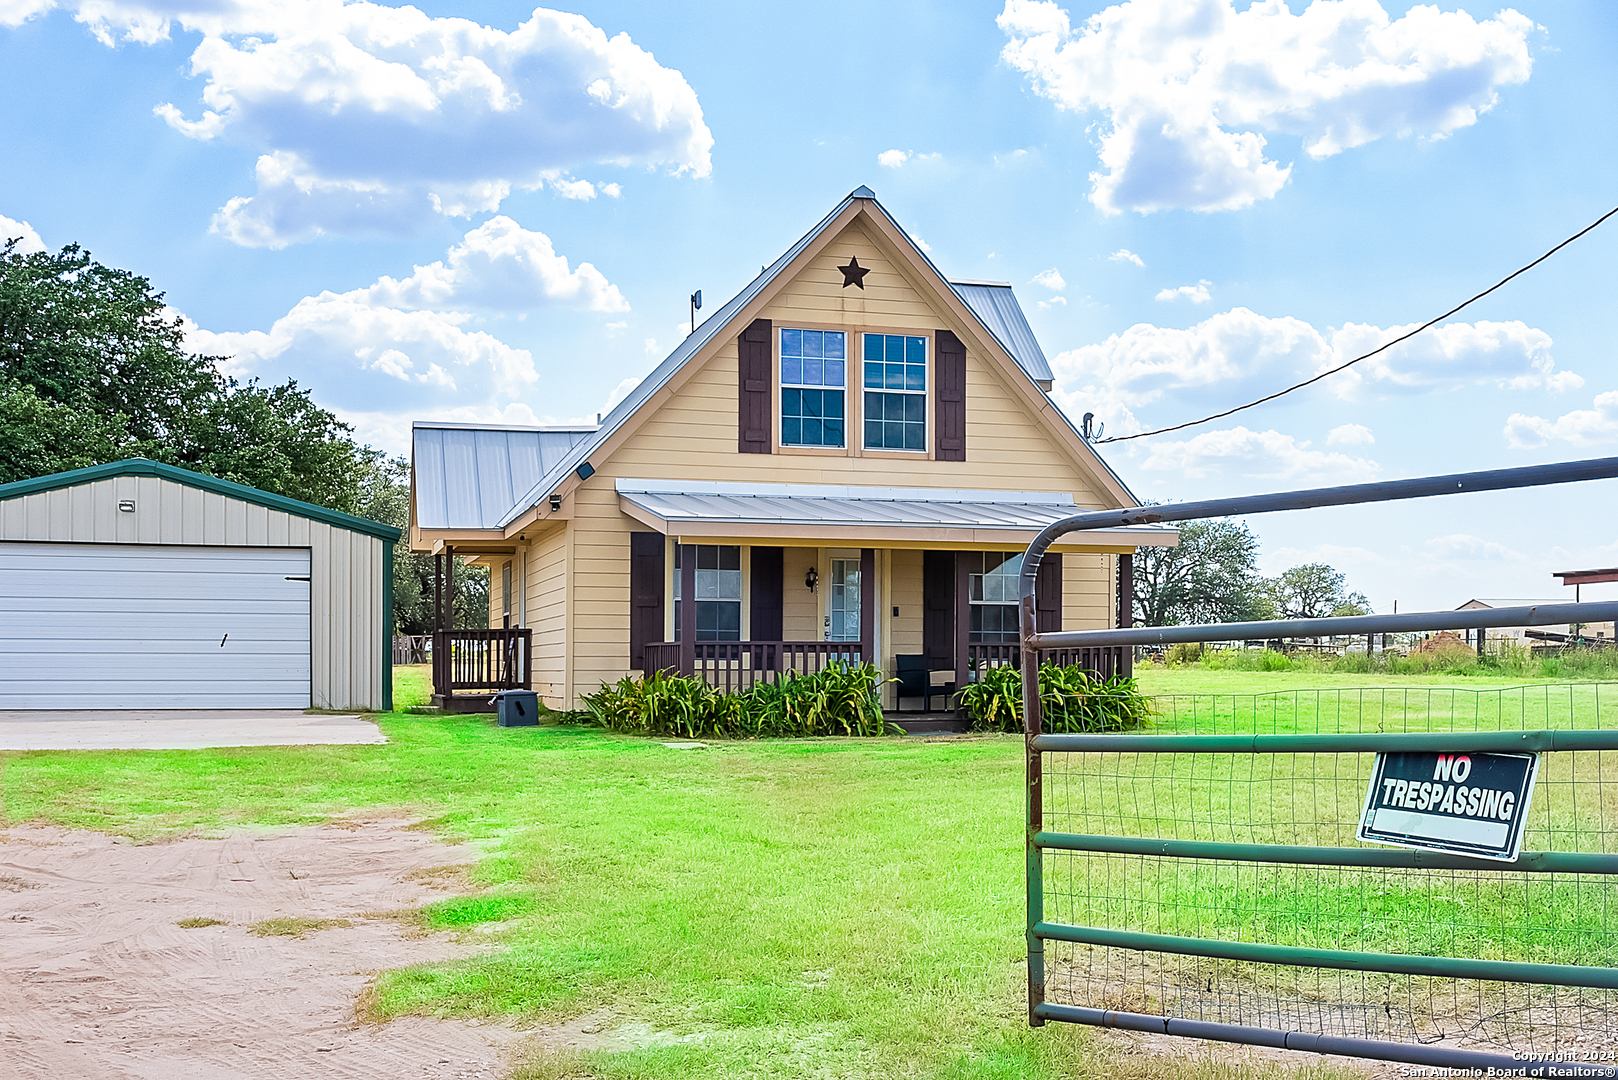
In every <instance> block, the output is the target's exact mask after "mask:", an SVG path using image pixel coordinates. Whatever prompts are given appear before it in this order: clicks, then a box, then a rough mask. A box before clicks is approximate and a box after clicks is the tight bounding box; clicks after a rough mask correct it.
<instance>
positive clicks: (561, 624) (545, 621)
mask: <svg viewBox="0 0 1618 1080" xmlns="http://www.w3.org/2000/svg"><path fill="white" fill-rule="evenodd" d="M567 555H568V535H567V530H566V529H565V528H563V527H560V526H559V527H557V528H555V529H553V530H551V531H550V532H549V533H547V534H545V535H544V536H541V537H540V538H539V539H537V540H535V541H534V542H533V543H532V544H530V545H529V547H528V554H527V559H528V563H527V565H528V612H529V623H528V625H529V626H530V627H531V628H532V629H533V631H534V689H535V690H537V691H539V693H540V696H541V697H543V698H544V700H545V704H546V705H549V706H550V707H551V708H553V709H565V708H569V707H570V702H569V699H568V697H567V652H568V648H567V646H568V640H567V625H568V605H567V593H568V587H567V586H568V582H567ZM625 573H626V575H627V573H628V568H627V567H626V568H625Z"/></svg>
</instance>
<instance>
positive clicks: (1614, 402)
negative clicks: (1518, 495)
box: [1505, 390, 1618, 449]
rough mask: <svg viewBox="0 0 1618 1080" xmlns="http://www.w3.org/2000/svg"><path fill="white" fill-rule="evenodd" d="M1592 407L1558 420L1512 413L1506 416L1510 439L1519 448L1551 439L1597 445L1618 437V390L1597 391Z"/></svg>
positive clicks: (1583, 444)
mask: <svg viewBox="0 0 1618 1080" xmlns="http://www.w3.org/2000/svg"><path fill="white" fill-rule="evenodd" d="M1594 405H1595V407H1594V408H1592V409H1575V410H1574V411H1573V412H1570V413H1564V414H1562V415H1561V416H1558V417H1557V418H1556V419H1555V420H1546V419H1544V418H1543V417H1539V416H1526V415H1524V414H1523V413H1512V414H1511V415H1510V416H1509V417H1507V419H1506V429H1505V435H1506V441H1507V442H1508V443H1510V444H1511V445H1512V446H1513V447H1515V448H1517V449H1526V448H1528V447H1533V446H1544V445H1545V444H1546V443H1551V442H1566V443H1572V444H1573V445H1574V446H1593V445H1596V444H1598V443H1610V442H1613V441H1615V440H1618V390H1608V391H1607V392H1606V393H1604V394H1597V395H1596V398H1595V402H1594Z"/></svg>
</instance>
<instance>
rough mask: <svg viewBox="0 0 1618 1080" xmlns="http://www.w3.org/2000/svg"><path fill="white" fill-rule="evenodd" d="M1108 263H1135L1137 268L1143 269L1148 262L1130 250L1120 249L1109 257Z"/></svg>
mask: <svg viewBox="0 0 1618 1080" xmlns="http://www.w3.org/2000/svg"><path fill="white" fill-rule="evenodd" d="M1107 261H1108V262H1126V263H1134V264H1135V265H1136V266H1142V267H1144V266H1145V265H1146V260H1144V259H1142V258H1141V257H1140V256H1139V255H1136V254H1135V253H1134V252H1133V251H1130V250H1129V249H1128V248H1119V249H1118V250H1117V251H1115V252H1113V253H1112V254H1111V255H1108V256H1107Z"/></svg>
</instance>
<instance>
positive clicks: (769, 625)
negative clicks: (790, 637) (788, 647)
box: [747, 547, 783, 641]
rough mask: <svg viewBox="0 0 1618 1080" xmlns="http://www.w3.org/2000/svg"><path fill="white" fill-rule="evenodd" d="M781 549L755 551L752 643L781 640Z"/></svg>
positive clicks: (766, 548)
mask: <svg viewBox="0 0 1618 1080" xmlns="http://www.w3.org/2000/svg"><path fill="white" fill-rule="evenodd" d="M781 554H782V553H781V549H780V548H778V547H756V548H754V549H753V564H752V571H753V583H752V593H751V600H752V611H751V623H750V629H749V630H748V632H747V636H748V639H749V640H751V641H780V640H781V599H782V596H781V594H782V592H783V589H782V584H783V583H782V580H781V575H782V573H783V570H782V560H781Z"/></svg>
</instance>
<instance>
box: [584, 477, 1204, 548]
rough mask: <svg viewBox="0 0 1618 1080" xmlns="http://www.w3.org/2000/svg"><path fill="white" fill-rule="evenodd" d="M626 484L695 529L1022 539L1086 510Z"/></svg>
mask: <svg viewBox="0 0 1618 1080" xmlns="http://www.w3.org/2000/svg"><path fill="white" fill-rule="evenodd" d="M616 486H617V491H618V501H619V505H620V507H621V508H622V509H623V511H624V512H625V513H626V514H628V515H629V516H631V517H633V518H635V519H636V520H638V521H641V522H643V523H645V524H647V525H651V526H652V527H653V528H656V529H658V530H659V531H661V532H664V533H667V534H673V535H691V536H702V535H709V536H727V535H728V536H740V535H747V536H758V537H768V536H779V537H801V538H804V539H825V540H832V541H839V540H847V541H855V540H862V541H865V540H882V539H893V540H923V539H931V540H938V541H952V542H968V543H969V542H973V541H983V542H989V543H1007V542H1019V543H1020V542H1026V540H1028V539H1032V537H1033V536H1034V534H1035V533H1037V532H1039V530H1041V529H1043V528H1044V527H1045V526H1047V525H1049V524H1050V523H1051V522H1053V521H1057V520H1060V519H1061V518H1064V517H1067V516H1068V515H1070V514H1074V513H1077V512H1078V511H1079V510H1080V507H1079V506H1078V505H1076V504H1075V503H1074V501H1073V497H1072V496H1071V495H1068V494H1064V493H1061V492H1048V491H977V490H958V489H948V488H889V487H863V486H852V485H840V484H738V483H723V482H718V481H699V480H635V479H620V480H618V481H617V485H616ZM1178 541H1179V532H1178V530H1176V529H1173V528H1169V527H1164V526H1156V525H1138V526H1130V527H1126V528H1117V529H1098V530H1095V531H1093V532H1087V533H1084V534H1083V535H1082V536H1080V535H1074V536H1072V537H1069V538H1066V540H1065V543H1064V546H1066V545H1074V544H1082V545H1086V546H1089V545H1095V546H1102V547H1117V546H1127V547H1168V546H1172V545H1174V544H1176V543H1177V542H1178Z"/></svg>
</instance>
